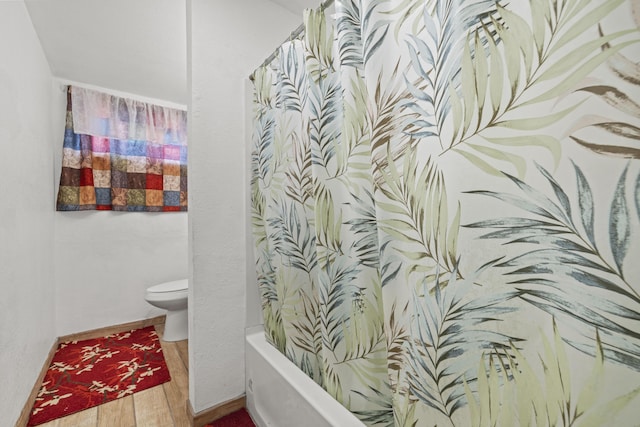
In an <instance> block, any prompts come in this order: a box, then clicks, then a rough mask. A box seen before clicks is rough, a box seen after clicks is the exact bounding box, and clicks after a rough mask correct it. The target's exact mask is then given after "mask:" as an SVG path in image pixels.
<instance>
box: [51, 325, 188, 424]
mask: <svg viewBox="0 0 640 427" xmlns="http://www.w3.org/2000/svg"><path fill="white" fill-rule="evenodd" d="M156 330H157V331H158V334H159V335H160V337H162V332H163V330H164V325H156ZM160 342H161V344H162V351H163V352H164V358H165V360H166V361H167V366H168V367H169V372H170V373H171V381H169V382H166V383H164V384H162V385H159V386H156V387H152V388H150V389H147V390H144V391H140V392H138V393H135V394H133V395H131V396H127V397H124V398H122V399H118V400H114V401H111V402H109V403H105V404H104V405H100V406H95V407H93V408H89V409H86V410H84V411H82V412H77V413H75V414H71V415H69V416H67V417H64V418H58V419H57V420H53V421H49V422H48V423H45V424H41V427H172V426H175V427H189V425H190V424H189V417H188V416H187V411H186V402H187V398H188V394H189V380H188V370H189V353H188V343H187V340H184V341H177V342H165V341H162V340H161V341H160Z"/></svg>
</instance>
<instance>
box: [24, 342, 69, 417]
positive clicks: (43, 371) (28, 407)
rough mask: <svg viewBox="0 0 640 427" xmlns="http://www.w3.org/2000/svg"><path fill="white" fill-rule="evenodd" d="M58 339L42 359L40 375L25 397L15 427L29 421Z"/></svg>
mask: <svg viewBox="0 0 640 427" xmlns="http://www.w3.org/2000/svg"><path fill="white" fill-rule="evenodd" d="M58 342H59V341H58V340H55V341H54V342H53V344H52V345H51V350H49V355H48V356H47V359H46V360H45V361H44V364H43V365H42V369H41V370H40V375H38V379H36V382H35V385H34V386H33V389H31V394H29V397H28V398H27V401H26V402H25V404H24V406H23V407H22V411H21V412H20V417H18V421H17V422H16V427H24V426H26V425H27V423H28V422H29V416H30V415H31V408H32V407H33V404H34V403H35V401H36V397H38V392H39V391H40V386H41V385H42V380H44V376H45V374H46V373H47V370H48V369H49V365H51V360H52V359H53V356H54V355H55V354H56V350H57V349H58Z"/></svg>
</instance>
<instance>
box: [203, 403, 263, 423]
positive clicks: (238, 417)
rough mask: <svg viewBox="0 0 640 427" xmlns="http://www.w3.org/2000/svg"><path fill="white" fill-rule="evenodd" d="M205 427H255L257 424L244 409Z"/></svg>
mask: <svg viewBox="0 0 640 427" xmlns="http://www.w3.org/2000/svg"><path fill="white" fill-rule="evenodd" d="M204 427H255V424H254V423H253V420H252V419H251V417H250V416H249V413H248V412H247V411H246V409H244V408H242V409H240V410H238V411H236V412H232V413H230V414H229V415H226V416H224V417H222V418H220V419H219V420H216V421H214V422H213V423H211V424H207V425H206V426H204Z"/></svg>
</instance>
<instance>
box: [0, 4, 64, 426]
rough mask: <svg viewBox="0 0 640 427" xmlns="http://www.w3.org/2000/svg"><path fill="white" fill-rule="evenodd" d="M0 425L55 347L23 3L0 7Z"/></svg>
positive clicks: (41, 138)
mask: <svg viewBox="0 0 640 427" xmlns="http://www.w3.org/2000/svg"><path fill="white" fill-rule="evenodd" d="M0 57H2V61H0V94H2V95H1V96H0V146H1V147H2V156H0V171H1V172H0V174H1V176H2V178H1V180H0V194H1V195H2V209H0V242H2V245H0V289H1V292H0V295H1V296H0V377H2V386H1V387H0V425H3V426H5V425H6V426H9V425H13V424H14V423H15V421H16V420H17V418H18V415H19V413H20V410H21V409H22V405H23V404H24V402H25V401H26V399H27V396H28V395H29V393H30V392H31V388H32V387H33V383H34V382H35V380H36V377H37V375H38V373H39V372H40V369H41V367H42V364H43V362H44V360H45V358H46V357H47V354H48V353H49V350H50V349H51V346H52V345H53V342H54V339H55V331H54V303H53V295H54V280H53V261H52V258H53V253H52V246H53V244H52V241H53V180H52V177H53V161H52V159H53V153H52V142H51V141H52V137H51V133H50V130H51V127H50V115H49V106H50V103H51V102H50V100H51V73H50V71H49V65H48V64H47V61H46V59H45V57H44V54H43V52H42V49H41V48H40V43H39V42H38V39H37V37H36V34H35V32H34V31H33V27H32V26H31V21H30V19H29V15H28V14H27V10H26V8H25V6H24V3H22V2H20V1H15V2H12V1H10V2H6V1H5V2H0Z"/></svg>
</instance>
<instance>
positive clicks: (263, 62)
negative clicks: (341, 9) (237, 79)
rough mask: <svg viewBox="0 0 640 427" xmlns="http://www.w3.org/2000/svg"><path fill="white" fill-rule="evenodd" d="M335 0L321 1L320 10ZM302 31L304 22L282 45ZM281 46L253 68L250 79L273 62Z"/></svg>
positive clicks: (329, 5)
mask: <svg viewBox="0 0 640 427" xmlns="http://www.w3.org/2000/svg"><path fill="white" fill-rule="evenodd" d="M334 1H335V0H326V1H324V2H322V3H320V7H319V8H318V9H319V10H320V12H323V11H324V10H325V9H327V8H329V7H331V5H332V4H333V2H334ZM302 33H304V22H303V23H302V24H300V25H299V26H298V28H296V29H295V30H293V31H292V32H291V34H290V35H289V38H288V39H286V40H285V41H283V42H282V43H280V46H282V45H283V44H285V43H286V42H288V41H291V40H293V39H296V38H298V36H300V35H301V34H302ZM280 46H278V48H277V49H276V50H274V51H273V53H272V54H271V55H269V56H268V57H267V59H265V60H264V61H262V64H260V65H259V66H258V67H257V68H256V69H255V70H253V73H251V74H250V75H249V80H251V81H253V79H254V76H255V74H256V71H257V70H258V68H261V67H264V66H265V65H268V64H269V63H271V61H273V60H274V59H276V57H277V56H278V50H279V49H280Z"/></svg>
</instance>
